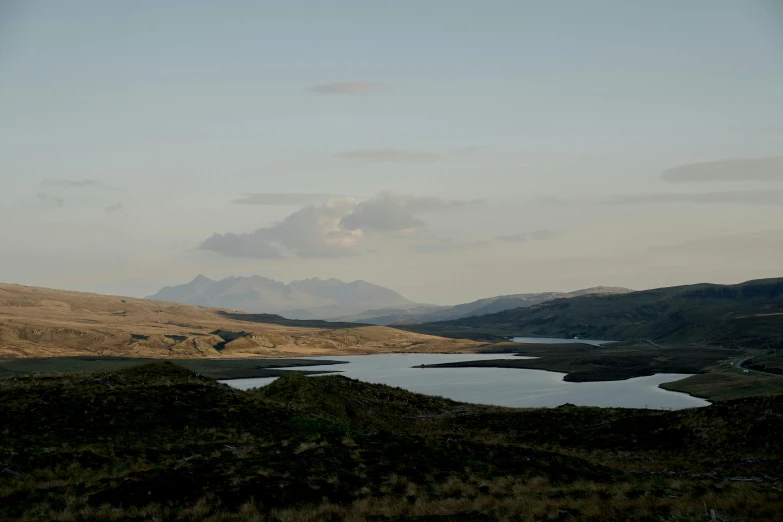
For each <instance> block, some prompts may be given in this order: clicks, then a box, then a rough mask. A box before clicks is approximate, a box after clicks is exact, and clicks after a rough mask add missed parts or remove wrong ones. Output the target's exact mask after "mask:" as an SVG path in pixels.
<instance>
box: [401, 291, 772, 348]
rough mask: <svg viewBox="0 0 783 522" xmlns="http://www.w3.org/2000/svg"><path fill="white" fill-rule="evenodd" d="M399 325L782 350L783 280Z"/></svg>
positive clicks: (474, 334)
mask: <svg viewBox="0 0 783 522" xmlns="http://www.w3.org/2000/svg"><path fill="white" fill-rule="evenodd" d="M398 328H401V329H404V330H408V331H412V332H419V333H426V334H432V335H441V336H445V337H463V338H471V339H476V340H499V339H500V338H507V337H509V336H514V335H525V336H539V337H565V338H572V337H574V336H576V335H578V336H580V337H582V338H587V339H613V340H632V339H644V338H646V339H653V340H655V341H658V342H662V343H679V344H699V345H710V346H739V347H743V348H779V349H783V335H782V334H781V332H783V279H763V280H757V281H749V282H746V283H742V284H738V285H712V284H700V285H690V286H676V287H671V288H658V289H655V290H647V291H642V292H632V293H628V294H616V295H587V296H581V297H573V298H571V299H558V300H555V301H550V302H547V303H543V304H540V305H536V306H533V307H529V308H516V309H513V310H506V311H503V312H499V313H496V314H489V315H483V316H480V317H468V318H465V319H458V320H454V321H441V322H436V323H425V324H418V325H406V326H398Z"/></svg>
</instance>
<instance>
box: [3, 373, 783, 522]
mask: <svg viewBox="0 0 783 522" xmlns="http://www.w3.org/2000/svg"><path fill="white" fill-rule="evenodd" d="M781 433H783V397H781V396H776V397H756V398H750V399H742V400H738V401H728V402H723V403H720V404H717V405H714V406H709V407H706V408H698V409H691V410H681V411H676V412H663V411H651V410H628V409H601V408H578V407H573V406H563V407H560V408H554V409H531V410H517V409H508V408H498V407H489V406H478V405H471V404H461V403H456V402H453V401H450V400H446V399H440V398H436V397H425V396H421V395H417V394H413V393H409V392H406V391H403V390H400V389H396V388H390V387H386V386H380V385H371V384H364V383H360V382H358V381H354V380H351V379H347V378H344V377H339V376H329V377H314V378H309V377H308V378H305V377H302V376H300V375H287V376H285V377H282V378H280V379H279V380H278V381H276V382H275V383H274V385H272V386H270V387H268V388H264V389H259V390H251V391H247V392H243V391H238V390H235V389H232V388H229V387H228V386H225V385H221V384H219V383H217V382H215V381H212V380H210V379H208V378H205V377H201V376H198V375H197V374H195V373H193V372H191V371H188V370H186V369H184V368H182V367H179V366H176V365H174V364H172V363H168V362H158V363H154V364H149V365H144V366H135V367H132V368H126V369H123V370H120V371H116V372H110V373H93V374H84V373H83V374H71V375H66V376H62V375H59V376H58V375H48V376H47V375H34V376H16V377H14V378H11V379H7V380H3V381H1V382H0V519H2V520H9V521H12V520H27V521H34V520H35V521H37V520H46V521H49V520H63V521H65V520H79V521H99V520H100V521H108V520H136V521H142V520H144V521H146V520H187V521H207V520H209V521H213V522H220V521H240V520H241V521H246V520H256V521H268V522H283V521H297V522H298V521H303V522H308V521H324V520H326V521H334V522H336V521H348V522H358V521H364V520H370V521H376V522H378V521H385V522H386V521H388V522H391V521H398V522H401V521H419V522H449V521H452V522H453V521H504V522H505V521H508V522H511V521H523V522H526V521H530V522H532V521H539V520H550V521H562V522H566V521H572V520H580V521H596V522H597V521H606V520H609V521H650V522H652V521H660V520H702V519H703V515H704V511H705V508H706V509H707V510H709V509H715V510H716V513H717V516H718V517H720V518H719V519H720V520H744V521H750V520H767V521H774V520H781V513H783V493H781V491H780V488H779V483H780V480H781V479H782V478H783V476H781V469H783V462H782V461H781V459H783V442H782V441H783V437H781V436H780V435H781Z"/></svg>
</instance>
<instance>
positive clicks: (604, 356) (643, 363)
mask: <svg viewBox="0 0 783 522" xmlns="http://www.w3.org/2000/svg"><path fill="white" fill-rule="evenodd" d="M506 350H510V351H513V352H515V353H519V355H522V356H526V357H536V359H522V358H519V359H495V360H487V361H463V362H454V363H443V364H432V365H428V366H426V367H427V368H459V367H491V368H528V369H532V370H551V371H556V372H564V373H567V375H566V376H565V377H564V380H566V381H571V382H590V381H616V380H622V379H630V378H632V377H642V376H645V375H654V374H656V373H703V372H704V371H705V368H707V367H709V366H712V365H714V364H716V363H718V362H720V361H723V360H726V359H730V358H732V357H733V358H737V357H739V356H740V355H741V354H742V353H743V352H742V351H741V350H737V349H734V348H718V347H690V348H687V349H683V348H679V347H678V348H668V347H662V346H654V345H650V344H647V343H609V344H606V345H603V346H593V345H590V344H583V343H563V344H522V343H504V344H501V345H497V346H495V347H494V348H493V347H490V348H487V349H486V351H487V352H488V353H491V352H492V351H506Z"/></svg>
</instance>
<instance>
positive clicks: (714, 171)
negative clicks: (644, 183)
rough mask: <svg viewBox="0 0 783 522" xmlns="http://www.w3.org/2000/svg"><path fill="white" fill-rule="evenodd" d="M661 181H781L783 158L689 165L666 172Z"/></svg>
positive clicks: (745, 159)
mask: <svg viewBox="0 0 783 522" xmlns="http://www.w3.org/2000/svg"><path fill="white" fill-rule="evenodd" d="M662 179H664V180H665V181H668V182H670V183H704V182H709V181H783V156H774V157H769V158H740V159H730V160H722V161H710V162H706V163H691V164H688V165H681V166H679V167H674V168H673V169H669V170H667V171H666V172H664V173H663V176H662Z"/></svg>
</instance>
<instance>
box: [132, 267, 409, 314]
mask: <svg viewBox="0 0 783 522" xmlns="http://www.w3.org/2000/svg"><path fill="white" fill-rule="evenodd" d="M146 299H151V300H157V301H171V302H175V303H183V304H189V305H197V306H211V307H216V308H228V309H232V310H239V311H242V312H247V313H268V314H283V315H285V316H286V317H287V318H289V319H331V318H336V317H339V316H342V315H348V314H356V313H359V312H363V311H365V310H367V309H371V308H394V309H406V308H410V307H414V306H417V304H416V303H414V302H413V301H410V300H408V299H406V298H405V297H403V296H401V295H400V294H398V293H397V292H395V291H393V290H389V289H388V288H384V287H382V286H378V285H374V284H372V283H368V282H366V281H360V280H359V281H352V282H350V283H345V282H343V281H340V280H339V279H334V278H332V279H326V280H323V279H318V278H311V279H304V280H300V281H292V282H291V283H289V284H285V283H282V282H280V281H275V280H274V279H268V278H266V277H261V276H257V275H256V276H251V277H227V278H225V279H222V280H220V281H214V280H212V279H209V278H207V277H204V276H202V275H199V276H198V277H196V278H195V279H194V280H193V281H191V282H190V283H186V284H184V285H178V286H167V287H165V288H163V289H161V290H160V291H159V292H158V293H156V294H154V295H152V296H148V297H147V298H146Z"/></svg>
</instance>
